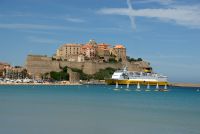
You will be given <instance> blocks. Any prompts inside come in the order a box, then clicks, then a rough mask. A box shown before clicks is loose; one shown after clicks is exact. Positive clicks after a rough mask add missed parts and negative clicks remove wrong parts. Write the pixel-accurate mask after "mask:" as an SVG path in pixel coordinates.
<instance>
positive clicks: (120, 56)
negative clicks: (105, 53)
mask: <svg viewBox="0 0 200 134" xmlns="http://www.w3.org/2000/svg"><path fill="white" fill-rule="evenodd" d="M110 53H111V55H114V56H115V59H116V60H117V61H120V60H121V61H122V62H123V61H126V48H125V47H124V46H123V45H116V46H115V47H114V48H112V49H111V51H110Z"/></svg>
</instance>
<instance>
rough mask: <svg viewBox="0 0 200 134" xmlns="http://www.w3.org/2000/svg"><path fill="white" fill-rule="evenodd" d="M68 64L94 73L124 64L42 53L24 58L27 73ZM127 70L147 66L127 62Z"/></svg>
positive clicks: (55, 69) (146, 65) (34, 73)
mask: <svg viewBox="0 0 200 134" xmlns="http://www.w3.org/2000/svg"><path fill="white" fill-rule="evenodd" d="M65 66H68V67H70V68H78V69H81V70H83V72H84V73H86V74H95V73H96V72H98V71H99V70H100V69H105V68H107V67H111V68H115V69H120V68H123V67H124V66H125V64H122V63H95V62H92V61H88V62H69V61H56V60H52V58H50V57H47V56H42V55H28V56H27V60H26V69H27V71H28V73H29V74H31V75H35V76H38V77H39V76H40V75H41V74H44V73H48V72H51V71H60V70H61V68H63V67H65ZM127 66H128V70H129V71H142V69H143V68H144V67H148V66H149V65H148V63H147V62H134V63H128V64H127Z"/></svg>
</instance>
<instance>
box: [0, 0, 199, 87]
mask: <svg viewBox="0 0 200 134" xmlns="http://www.w3.org/2000/svg"><path fill="white" fill-rule="evenodd" d="M89 39H95V40H96V41H97V42H99V43H101V42H105V43H109V44H112V45H115V44H123V45H125V46H126V47H127V52H128V55H130V56H131V57H135V58H138V57H141V58H143V59H144V60H147V61H149V62H150V63H151V65H152V67H153V68H154V71H155V72H158V73H162V74H165V75H168V76H169V80H170V81H176V82H195V83H197V82H198V83H200V53H199V52H200V1H199V0H132V1H131V0H1V1H0V41H1V42H0V47H1V49H0V54H1V55H0V61H3V62H8V63H10V64H12V65H24V64H25V59H26V56H27V54H46V55H49V56H52V55H53V54H54V53H55V51H56V49H57V48H58V47H59V46H61V45H62V44H63V43H86V42H88V40H89Z"/></svg>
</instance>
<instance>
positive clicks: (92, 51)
mask: <svg viewBox="0 0 200 134" xmlns="http://www.w3.org/2000/svg"><path fill="white" fill-rule="evenodd" d="M96 49H97V43H96V42H95V41H94V40H90V41H89V42H88V43H86V44H85V45H84V46H83V47H82V48H81V53H82V54H83V55H84V56H85V58H86V59H95V58H96Z"/></svg>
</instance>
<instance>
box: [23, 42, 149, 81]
mask: <svg viewBox="0 0 200 134" xmlns="http://www.w3.org/2000/svg"><path fill="white" fill-rule="evenodd" d="M110 46H111V45H109V44H106V43H100V44H97V43H96V42H95V41H94V40H90V41H89V42H88V43H86V44H64V45H62V46H61V47H60V48H58V49H57V51H56V54H55V55H54V56H52V57H47V56H45V55H28V56H27V59H26V69H27V71H28V74H29V75H31V76H35V77H38V78H39V77H41V76H42V74H44V73H49V72H51V71H60V70H61V69H62V68H64V67H65V66H68V67H70V68H77V69H81V70H83V72H84V73H86V74H95V73H96V72H98V71H99V70H100V69H105V68H107V67H111V68H115V69H119V68H122V67H124V66H125V65H127V66H128V69H129V70H130V71H144V70H145V69H149V68H150V67H149V63H148V62H145V61H142V60H135V61H130V60H129V59H127V56H126V48H125V47H124V46H123V45H115V46H114V47H110ZM150 69H151V68H150Z"/></svg>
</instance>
